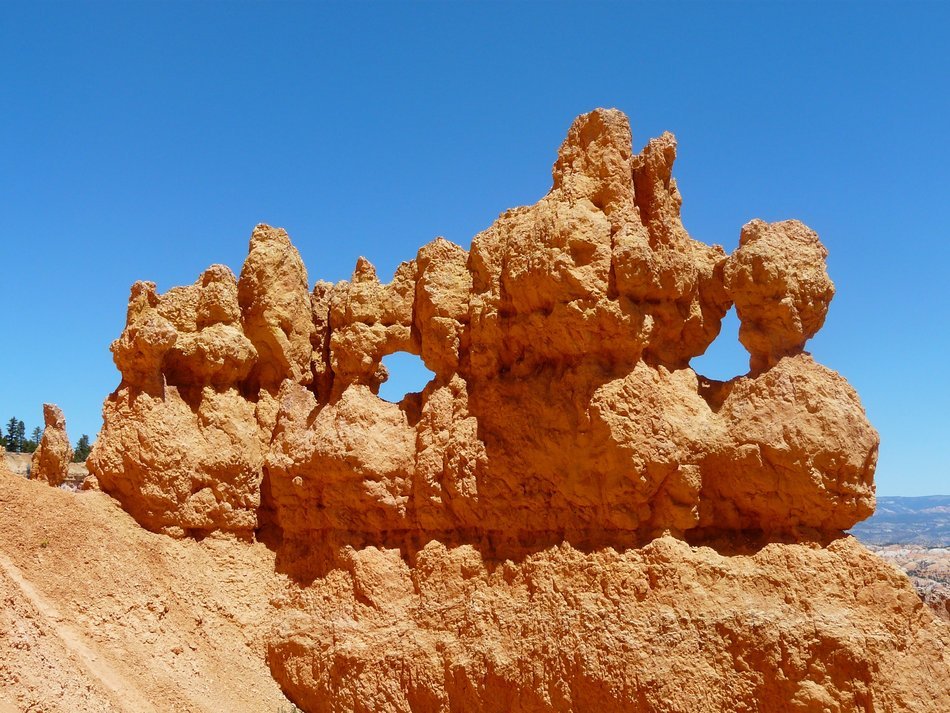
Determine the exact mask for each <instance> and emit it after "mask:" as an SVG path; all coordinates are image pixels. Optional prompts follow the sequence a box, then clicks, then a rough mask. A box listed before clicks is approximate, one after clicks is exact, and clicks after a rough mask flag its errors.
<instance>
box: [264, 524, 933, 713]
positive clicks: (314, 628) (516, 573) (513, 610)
mask: <svg viewBox="0 0 950 713" xmlns="http://www.w3.org/2000/svg"><path fill="white" fill-rule="evenodd" d="M508 554H509V556H508V557H504V558H495V557H493V556H491V555H490V553H486V552H484V551H481V550H480V548H479V547H476V546H472V545H460V546H455V547H452V546H449V547H446V546H445V545H444V544H442V543H441V542H439V541H436V540H433V541H430V542H429V543H427V544H425V545H424V546H423V547H421V548H420V549H418V550H414V551H411V553H410V556H409V557H408V558H407V557H406V556H405V553H401V552H400V551H399V550H397V549H390V548H375V547H367V548H364V549H359V550H353V549H348V550H345V549H341V550H340V551H339V552H338V554H337V557H336V558H335V559H334V560H333V561H332V564H328V573H327V574H326V575H325V576H323V577H319V578H318V579H316V580H315V581H314V583H313V585H312V586H311V588H310V589H309V590H307V591H306V592H305V593H304V594H303V595H302V596H301V602H300V603H299V606H300V610H301V612H300V613H298V614H294V615H291V616H287V617H285V618H284V620H283V621H282V622H281V623H280V625H279V626H278V627H277V629H276V631H275V635H274V636H273V637H272V639H271V643H270V645H269V649H268V658H269V661H270V664H271V670H272V671H273V672H274V674H275V677H276V678H277V680H278V682H279V683H280V684H281V686H282V688H283V689H284V690H285V691H286V692H287V693H288V694H289V697H290V698H291V699H292V700H294V701H295V702H296V703H297V704H298V705H300V706H301V707H302V708H303V709H304V710H307V711H321V712H322V711H359V712H360V713H371V712H373V713H375V712H376V711H400V712H403V711H405V712H407V713H408V712H409V711H413V712H416V711H466V713H467V712H469V711H472V712H476V713H488V712H489V711H490V712H492V713H509V712H517V713H527V712H529V711H530V712H531V713H535V712H538V713H540V712H541V711H578V712H580V711H604V713H627V712H629V711H636V712H637V713H660V712H664V713H666V712H671V711H676V712H679V713H692V712H695V711H722V712H724V713H725V712H729V713H740V712H741V713H751V712H757V713H784V712H786V711H787V712H792V711H796V712H798V711H816V712H817V711H839V712H840V713H845V712H846V711H847V712H848V713H852V712H855V711H862V712H863V713H871V711H908V712H909V711H932V712H933V713H937V712H938V711H943V710H946V706H947V703H948V702H950V693H948V692H947V679H948V676H950V648H948V643H950V636H948V627H947V626H946V625H945V624H944V623H943V622H940V621H938V620H935V619H934V617H933V615H932V614H931V612H930V610H929V609H927V608H926V607H924V606H923V605H922V604H921V602H920V599H919V598H918V597H917V595H916V593H915V592H914V590H913V589H912V588H911V586H910V584H909V582H908V581H907V579H906V577H904V576H903V575H902V574H900V573H899V572H897V571H896V570H895V569H893V568H891V567H890V566H888V565H887V564H886V563H885V562H882V561H879V560H878V559H877V558H876V557H875V556H874V555H873V554H871V553H869V552H868V551H867V550H865V549H864V548H863V547H862V546H861V545H860V544H859V543H857V542H856V541H855V540H854V539H853V538H842V539H838V540H836V541H834V542H832V543H831V544H829V545H827V546H821V545H819V544H816V543H811V544H778V543H771V544H767V545H764V546H761V547H758V546H757V547H750V548H748V550H740V551H738V552H737V551H717V550H716V549H713V548H710V547H690V546H689V545H688V544H686V543H685V542H683V541H681V540H676V539H673V538H671V537H661V538H658V539H655V540H653V541H652V542H650V543H649V544H647V545H646V546H645V547H642V548H640V549H626V550H619V551H618V550H615V549H613V548H611V547H606V548H598V549H595V550H593V551H589V552H585V551H580V550H578V549H575V548H574V547H573V546H571V545H570V544H567V543H564V544H561V545H558V546H553V547H546V548H541V549H537V550H534V551H532V548H525V550H524V551H523V552H522V553H520V554H515V553H513V552H509V553H508ZM486 555H488V556H486ZM304 612H306V613H304Z"/></svg>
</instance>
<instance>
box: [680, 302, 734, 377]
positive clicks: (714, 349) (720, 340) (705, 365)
mask: <svg viewBox="0 0 950 713" xmlns="http://www.w3.org/2000/svg"><path fill="white" fill-rule="evenodd" d="M689 365H690V366H691V367H692V368H693V371H695V372H696V373H697V374H700V375H702V376H705V377H706V378H707V379H715V380H716V381H729V379H732V378H734V377H736V376H742V375H743V374H748V373H749V352H747V351H746V350H745V347H743V346H742V344H740V343H739V317H738V315H737V314H736V308H735V307H730V308H729V311H728V312H727V313H726V316H725V317H723V318H722V329H720V330H719V336H718V337H716V338H715V339H714V340H713V343H712V344H710V345H709V348H708V349H706V352H705V353H704V354H702V355H701V356H698V357H695V358H694V359H692V360H691V361H690V363H689Z"/></svg>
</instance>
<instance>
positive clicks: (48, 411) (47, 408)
mask: <svg viewBox="0 0 950 713" xmlns="http://www.w3.org/2000/svg"><path fill="white" fill-rule="evenodd" d="M43 423H44V424H45V425H46V427H47V428H65V427H66V417H65V416H64V415H63V410H62V409H61V408H60V407H59V406H57V405H56V404H43Z"/></svg>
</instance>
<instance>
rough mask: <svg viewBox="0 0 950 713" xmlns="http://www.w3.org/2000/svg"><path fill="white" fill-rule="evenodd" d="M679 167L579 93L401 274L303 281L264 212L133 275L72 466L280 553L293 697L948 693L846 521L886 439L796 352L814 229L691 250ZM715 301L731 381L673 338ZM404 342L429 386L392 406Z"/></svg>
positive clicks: (517, 700)
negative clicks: (466, 232)
mask: <svg viewBox="0 0 950 713" xmlns="http://www.w3.org/2000/svg"><path fill="white" fill-rule="evenodd" d="M675 158H676V141H675V139H674V138H673V136H672V135H671V134H664V135H663V136H661V137H660V138H658V139H653V140H651V141H650V142H648V143H647V145H646V146H645V148H644V149H643V151H642V152H641V153H639V154H634V153H633V152H632V137H631V132H630V127H629V124H628V121H627V118H626V117H625V116H624V115H623V114H622V113H620V112H618V111H615V110H596V111H594V112H591V113H590V114H587V115H584V116H581V117H579V118H578V119H577V120H576V121H575V122H574V124H573V125H572V126H571V128H570V131H569V133H568V137H567V140H566V141H565V143H564V145H563V146H562V147H561V149H560V152H559V153H558V157H557V160H556V162H555V165H554V171H553V187H552V189H551V191H550V193H549V194H548V195H547V196H545V197H544V198H542V199H541V200H540V201H539V202H538V203H536V204H535V205H533V206H529V207H522V208H516V209H513V210H509V211H507V212H506V213H504V214H503V215H501V216H500V217H499V218H498V220H497V221H496V222H495V223H494V224H493V225H492V226H491V227H489V228H488V229H487V230H485V231H484V232H482V233H480V234H479V235H477V236H475V238H474V240H473V242H472V245H471V249H470V250H465V249H464V248H462V247H460V246H458V245H454V244H452V243H449V242H448V241H446V240H443V239H441V238H437V239H436V240H434V241H433V242H431V243H429V244H427V245H425V246H423V247H422V248H421V249H420V250H419V252H418V254H417V255H416V257H415V259H413V260H410V261H408V262H405V263H403V264H402V265H400V267H399V268H398V269H397V270H396V273H395V275H394V277H393V279H392V281H390V282H389V283H383V282H381V281H380V280H379V278H378V276H377V274H376V271H375V269H374V268H373V266H372V265H371V264H370V263H369V261H367V260H365V259H363V258H360V260H359V261H358V262H357V264H356V267H355V269H354V272H353V276H352V278H351V279H350V280H348V281H343V282H340V283H338V284H335V285H331V284H329V283H325V282H317V283H316V285H315V287H314V288H313V290H312V291H310V290H308V286H309V283H308V278H307V273H306V270H305V269H304V266H303V263H302V261H301V260H300V256H299V254H298V253H297V251H296V249H295V248H294V247H293V245H292V244H291V243H290V240H289V238H288V236H287V234H286V233H285V232H284V231H282V230H279V229H274V228H270V227H268V226H263V225H262V226H258V227H257V228H256V229H255V230H254V233H253V235H252V237H251V243H250V250H249V255H248V258H247V261H246V262H245V264H244V268H243V269H242V271H241V275H240V279H235V277H234V275H233V274H232V273H231V272H230V271H229V270H228V269H227V268H225V267H223V266H219V265H218V266H213V267H211V268H209V269H208V270H207V271H206V272H205V273H204V274H203V275H202V276H201V277H200V278H199V279H198V281H197V282H196V283H195V284H194V285H191V286H188V287H178V288H174V289H172V290H170V291H168V292H166V293H164V294H158V292H157V291H156V289H155V285H154V284H153V283H148V282H140V283H136V284H135V285H134V286H133V288H132V294H131V298H130V301H129V311H128V319H127V324H126V328H125V330H124V331H123V333H122V335H121V336H120V337H119V339H118V340H116V342H115V343H114V344H113V346H112V351H113V355H114V358H115V363H116V365H117V367H118V368H119V371H120V372H121V374H122V381H121V383H120V385H119V387H118V389H117V390H116V391H115V392H114V393H113V394H112V395H111V396H110V397H109V398H108V399H107V400H106V403H105V406H104V409H103V417H104V426H103V430H102V432H101V434H100V436H99V439H98V441H97V442H96V445H95V448H94V450H93V453H92V455H91V456H90V458H89V460H88V462H87V463H88V467H89V470H90V473H91V474H92V475H94V476H95V477H96V478H97V480H98V483H99V485H100V487H101V488H102V489H103V490H104V491H106V492H107V493H110V494H112V495H113V496H114V497H116V498H118V499H119V501H120V502H121V503H122V504H123V506H124V507H125V508H126V509H127V510H128V511H129V512H130V513H131V514H132V515H133V516H134V517H136V519H138V521H139V522H140V523H142V524H143V525H144V526H145V527H148V528H150V529H153V530H156V531H161V532H165V533H167V534H170V535H173V536H179V537H180V536H185V535H198V536H203V535H206V534H210V533H214V532H227V533H232V534H235V535H238V536H240V537H247V538H249V537H253V536H255V535H256V536H259V537H262V538H264V539H265V540H266V541H268V542H270V543H271V544H272V546H273V547H275V548H277V549H278V552H279V556H278V563H279V566H280V567H281V568H282V569H283V570H284V571H286V572H287V573H288V574H290V575H291V577H292V579H293V581H294V582H295V584H294V586H293V588H292V591H289V592H288V599H287V601H286V602H282V603H281V604H280V606H278V607H277V609H276V610H275V615H274V616H275V624H274V635H273V642H272V646H271V647H270V649H269V656H270V659H269V660H270V663H271V668H272V671H273V672H274V675H275V677H276V678H277V680H278V681H279V682H280V683H281V685H282V686H283V688H284V690H285V691H287V692H288V693H289V694H290V695H291V697H292V698H293V699H294V700H295V701H297V702H298V704H299V705H302V706H303V707H304V708H305V709H306V710H313V711H318V710H319V711H323V710H327V711H330V710H333V711H377V712H396V711H440V712H441V711H452V710H466V711H526V712H527V711H531V712H534V711H555V710H565V711H566V710H591V709H598V710H603V711H621V710H634V709H635V710H640V711H644V712H653V711H656V712H657V713H658V712H659V711H691V710H698V709H704V710H748V711H758V710H770V711H784V710H789V711H791V710H796V711H797V710H802V711H804V710H871V709H877V708H875V706H876V705H882V706H883V708H882V709H893V710H905V709H907V710H910V709H913V710H927V711H930V710H933V711H937V710H938V708H935V707H933V705H932V704H933V702H934V701H936V700H937V696H939V695H940V694H939V692H938V689H939V685H940V684H939V682H940V681H943V682H944V683H946V682H947V678H948V676H947V674H946V673H945V671H944V672H943V673H941V668H940V667H941V666H942V665H944V664H945V663H946V658H945V657H946V654H945V653H940V651H942V650H950V649H941V646H943V645H944V644H942V643H941V642H942V641H946V640H947V637H946V635H945V632H943V633H941V631H942V630H941V631H937V632H936V633H934V632H932V631H930V630H926V626H929V621H930V620H928V619H927V616H928V615H927V614H926V613H923V610H922V609H921V608H920V607H919V602H918V604H917V605H915V604H914V603H913V602H914V601H916V600H915V599H914V595H913V591H912V590H911V589H910V587H909V585H907V586H905V585H904V583H901V582H900V581H899V580H898V579H895V577H894V575H893V574H891V575H887V574H886V573H884V571H883V570H882V569H881V566H880V565H879V564H875V561H874V560H873V559H872V558H870V557H869V556H868V557H865V556H864V551H863V550H862V549H861V547H860V546H859V545H857V544H856V543H854V541H853V540H849V539H842V537H843V534H842V531H843V530H845V529H847V528H849V527H851V526H852V525H854V524H855V523H856V522H858V521H860V520H862V519H863V518H866V517H867V516H868V515H869V514H870V513H871V512H872V511H873V508H874V484H873V473H874V466H875V462H876V458H877V449H878V435H877V433H876V431H875V430H874V428H873V427H872V426H871V425H870V424H869V423H868V421H867V418H866V416H865V413H864V409H863V408H862V406H861V403H860V401H859V399H858V397H857V394H856V393H855V392H854V390H853V389H852V388H851V386H850V385H849V384H848V383H847V382H846V381H845V380H844V379H843V378H842V377H841V376H840V375H838V374H837V373H836V372H834V371H832V370H831V369H828V368H827V367H824V366H822V365H821V364H819V363H818V362H816V361H815V360H814V359H813V358H812V357H811V356H810V355H809V354H807V353H806V352H805V351H804V347H805V344H806V342H807V340H808V339H809V338H810V337H811V336H813V335H814V334H815V333H816V332H817V331H818V329H820V328H821V326H822V324H823V322H824V319H825V315H826V313H827V310H828V305H829V303H830V301H831V298H832V296H833V294H834V287H833V285H832V283H831V280H830V279H829V277H828V275H827V271H826V267H825V257H826V251H825V249H824V247H823V246H822V245H821V243H820V242H819V240H818V238H817V236H816V234H815V233H814V232H813V231H811V230H810V229H808V228H807V227H805V226H804V225H802V224H801V223H799V222H797V221H784V222H780V223H772V224H768V223H765V222H762V221H758V220H756V221H752V222H750V223H749V224H747V225H746V226H745V227H743V228H742V232H741V238H740V245H739V247H738V249H737V250H736V251H735V252H733V253H732V254H731V255H726V254H725V252H724V251H723V249H722V248H720V247H718V246H713V247H710V246H708V245H706V244H704V243H701V242H698V241H696V240H694V239H693V238H691V237H690V235H689V234H688V233H687V231H686V229H685V227H684V226H683V223H682V221H681V219H680V206H681V203H682V198H681V196H680V193H679V190H678V188H677V186H676V181H675V179H673V177H672V169H673V163H674V160H675ZM732 305H735V307H736V309H737V312H738V315H739V318H740V320H741V324H742V327H741V332H740V339H741V341H742V343H743V345H744V346H745V347H746V349H747V350H748V351H749V354H750V371H749V373H748V374H746V375H744V376H741V377H737V378H735V379H733V380H731V381H728V382H717V381H713V380H710V379H707V378H705V377H703V376H702V375H700V374H697V373H696V372H695V371H694V370H693V369H692V368H691V367H690V360H691V359H692V358H693V357H696V356H698V355H700V354H702V353H703V352H704V351H705V350H706V349H707V347H708V346H709V345H710V343H711V342H712V341H713V340H714V339H715V338H716V337H717V335H718V333H719V330H720V323H721V320H722V318H723V316H724V315H725V314H726V312H727V310H728V309H729V308H730V307H731V306H732ZM397 351H405V352H409V353H412V354H416V355H419V356H420V357H421V358H422V360H423V361H424V362H425V364H426V366H427V367H428V368H429V369H430V370H431V371H432V372H434V374H435V376H434V377H433V379H432V380H431V382H430V383H429V384H428V385H427V386H426V387H425V388H424V390H423V391H422V392H421V393H418V394H409V395H407V396H406V397H405V398H404V399H403V400H402V401H401V402H400V403H388V402H386V401H383V400H382V399H380V398H379V396H378V395H377V394H378V389H379V385H380V383H381V382H383V381H384V380H385V379H386V378H387V374H386V370H385V368H384V367H383V366H382V363H381V360H382V359H383V357H385V356H387V355H389V354H392V353H394V352H397ZM750 542H752V543H759V544H758V545H757V546H756V547H757V548H758V549H756V547H753V546H751V545H749V544H748V543H750ZM743 543H744V544H743ZM750 548H751V549H750ZM816 592H822V593H823V594H822V595H821V597H820V598H819V599H820V602H818V603H817V604H816V603H815V602H816V601H818V600H815V599H814V597H813V595H814V594H815V593H816ZM879 607H887V608H888V611H889V612H891V613H890V614H889V615H888V617H887V618H886V621H884V619H881V621H882V622H884V623H883V624H881V623H880V622H877V621H876V620H875V614H874V612H875V610H876V609H877V608H879ZM832 610H834V611H836V612H839V613H840V616H839V615H838V614H835V615H834V616H830V615H829V616H830V618H828V617H826V616H825V614H826V613H828V612H831V611H832ZM882 627H883V628H882ZM921 627H924V629H921ZM912 632H917V633H912ZM871 641H873V642H874V644H873V646H870V648H869V647H868V645H866V643H867V642H871ZM910 651H912V652H913V654H909V653H908V652H910ZM696 652H703V653H702V656H701V658H700V659H699V663H698V664H697V665H698V666H699V668H698V669H697V670H695V671H687V670H684V668H683V666H682V665H677V663H676V662H677V661H679V662H683V661H686V660H689V661H691V662H694V663H695V662H696V661H697V659H696V656H697V655H698V654H697V653H696ZM907 656H910V659H907V658H905V657H907ZM657 661H659V662H660V663H657ZM816 662H817V663H816ZM691 665H692V664H691ZM891 667H896V668H891ZM898 668H899V669H900V671H901V672H906V676H907V678H906V680H904V681H903V682H901V683H899V684H898V683H896V682H894V681H891V680H890V679H888V676H889V675H890V674H885V673H882V672H883V671H885V670H888V671H889V670H897V669H898ZM901 675H903V673H902V674H901ZM935 681H936V682H938V683H936V684H935ZM915 686H916V687H918V688H917V689H916V692H914V690H913V689H914V687H915ZM935 686H936V687H935ZM757 700H758V701H760V703H755V701H757ZM944 700H945V699H944ZM697 701H705V703H703V704H697ZM908 702H913V704H914V706H916V707H913V708H908V707H906V706H907V705H909V703H908ZM869 706H870V707H869Z"/></svg>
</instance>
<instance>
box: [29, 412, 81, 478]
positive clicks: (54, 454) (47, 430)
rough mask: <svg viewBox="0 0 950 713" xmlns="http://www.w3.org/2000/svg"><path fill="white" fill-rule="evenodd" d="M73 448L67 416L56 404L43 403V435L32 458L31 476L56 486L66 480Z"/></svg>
mask: <svg viewBox="0 0 950 713" xmlns="http://www.w3.org/2000/svg"><path fill="white" fill-rule="evenodd" d="M72 460H73V448H72V446H71V445H69V436H67V435H66V417H65V416H64V415H63V411H62V409H60V408H59V406H57V405H56V404H43V437H42V438H41V439H40V445H39V446H38V447H37V449H36V450H35V451H34V452H33V458H32V459H31V460H30V478H32V479H33V480H42V481H45V482H47V483H49V484H50V485H52V486H54V487H59V486H60V485H62V484H63V483H65V482H66V478H67V477H68V476H69V464H70V463H71V462H72Z"/></svg>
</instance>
